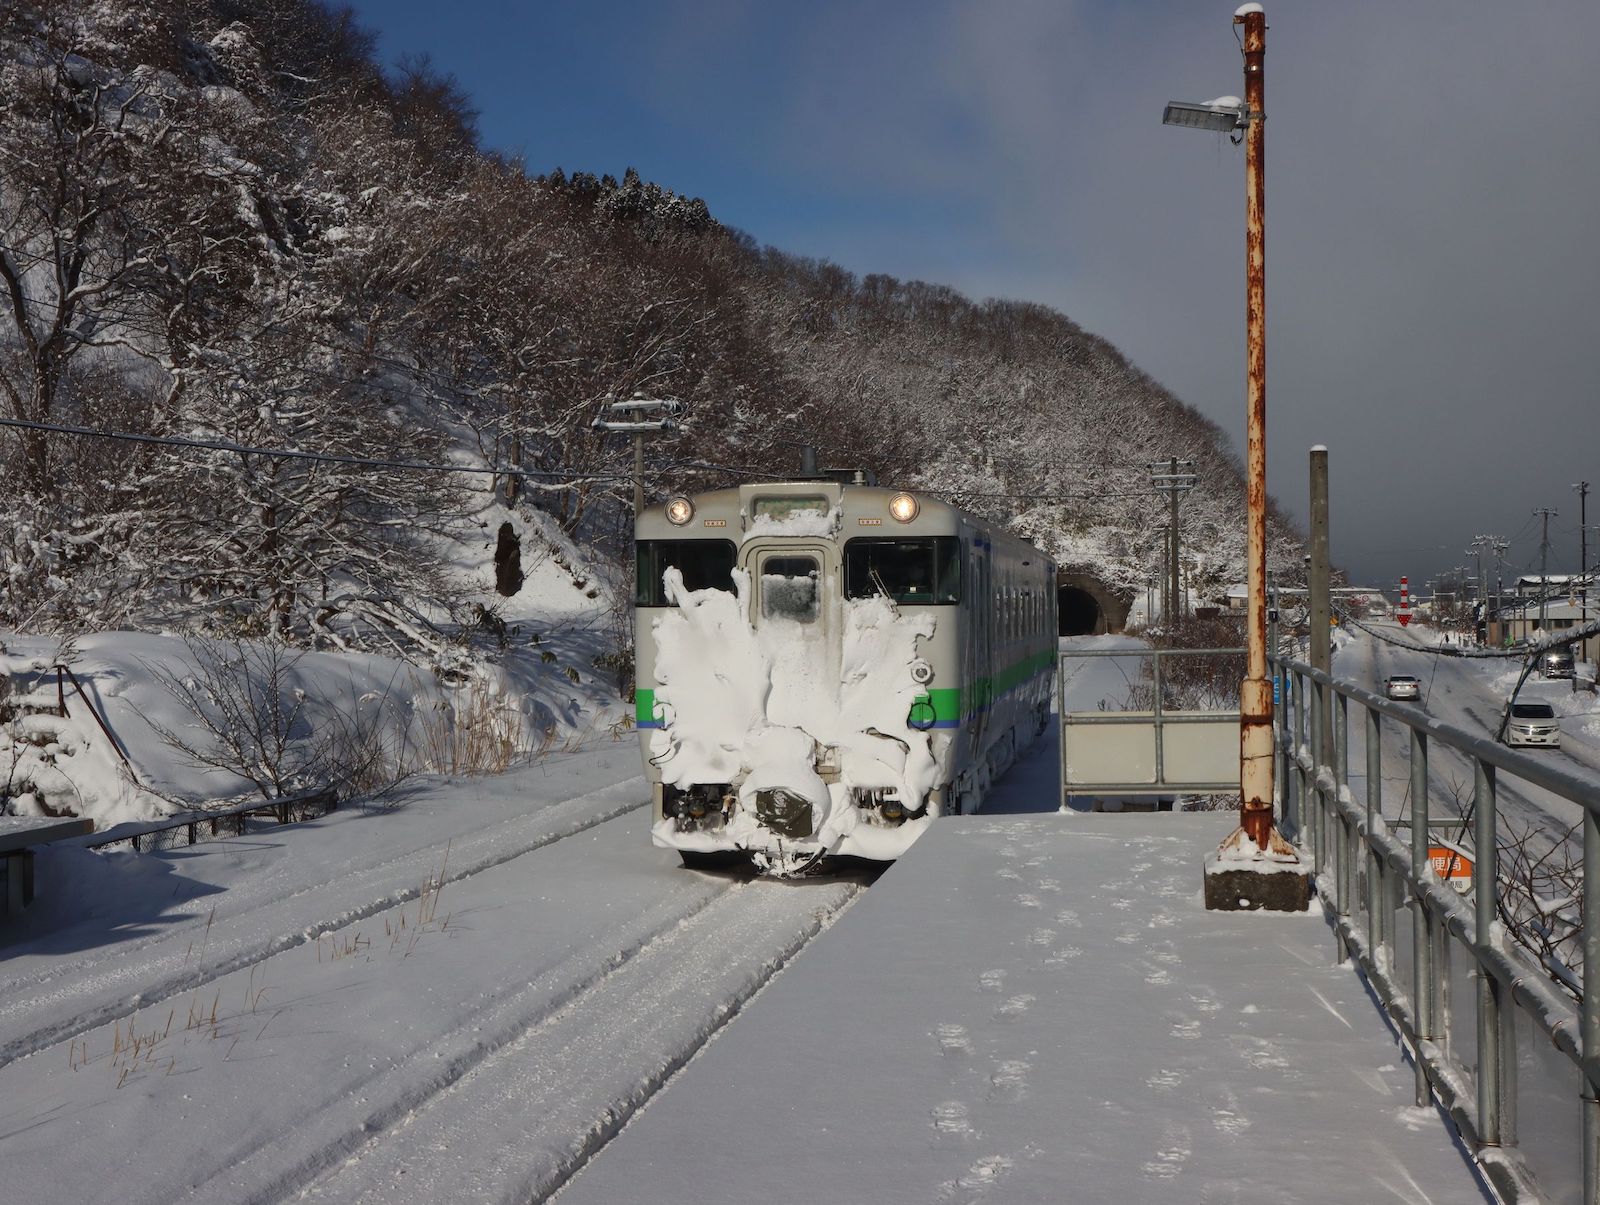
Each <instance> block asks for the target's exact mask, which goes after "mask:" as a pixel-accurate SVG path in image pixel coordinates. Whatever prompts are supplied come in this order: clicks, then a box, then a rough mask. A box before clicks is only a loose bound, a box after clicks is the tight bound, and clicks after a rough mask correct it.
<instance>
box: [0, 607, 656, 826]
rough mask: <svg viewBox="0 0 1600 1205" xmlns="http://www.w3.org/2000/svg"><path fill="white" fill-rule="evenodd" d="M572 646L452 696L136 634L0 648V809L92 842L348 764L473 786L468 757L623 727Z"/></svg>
mask: <svg viewBox="0 0 1600 1205" xmlns="http://www.w3.org/2000/svg"><path fill="white" fill-rule="evenodd" d="M586 635H587V634H585V633H574V634H572V638H571V639H569V640H567V641H564V642H562V644H561V645H560V648H561V654H560V655H557V654H556V653H553V652H551V651H550V646H549V644H548V643H545V644H540V645H528V646H527V647H521V648H516V649H511V650H508V651H507V652H506V653H505V654H504V656H503V658H502V664H500V665H495V666H489V667H486V668H485V671H484V673H483V675H482V676H481V677H480V678H477V679H474V680H473V681H471V682H469V683H467V684H465V685H461V686H454V685H450V684H446V683H444V682H442V681H441V680H440V679H439V678H438V677H437V676H436V675H435V674H433V673H432V672H431V671H429V670H427V669H426V668H423V667H420V666H416V665H412V664H410V663H409V662H406V661H402V660H399V659H396V658H391V657H382V656H377V655H370V654H361V653H324V652H308V651H304V650H300V649H289V648H278V649H277V650H276V652H275V653H274V652H273V651H272V650H273V648H274V646H271V645H268V644H264V643H257V642H242V643H241V642H232V641H202V640H196V639H193V638H191V639H187V640H186V639H184V638H181V637H178V636H171V635H154V634H150V633H141V632H101V633H96V634H94V635H91V636H85V637H82V638H80V639H78V640H76V641H74V642H73V643H72V644H71V645H69V646H65V647H63V646H62V645H61V644H59V643H58V642H57V641H55V640H54V639H51V638H46V637H36V636H22V635H14V634H10V633H5V634H3V642H0V809H3V810H5V811H8V812H11V813H14V814H17V815H23V816H36V815H46V814H56V815H63V814H66V815H76V816H83V817H87V818H89V819H92V820H93V821H94V822H95V826H96V828H101V829H103V828H107V827H110V826H113V825H117V824H122V823H127V822H140V821H150V820H156V819H160V818H161V817H163V816H166V815H170V814H172V813H174V812H181V811H187V810H192V809H193V808H196V807H204V806H207V805H209V804H214V803H218V802H221V801H225V800H232V799H237V798H240V797H249V796H254V795H256V794H259V793H261V790H260V784H261V783H262V782H263V781H273V780H276V781H279V782H282V783H284V784H285V785H286V786H287V787H289V788H291V789H298V788H297V787H295V785H294V779H295V776H296V775H297V774H299V775H300V776H301V777H304V778H306V779H307V782H306V784H305V785H312V786H318V785H322V783H323V782H324V781H327V777H326V776H327V774H328V773H329V772H332V771H337V770H339V769H340V767H341V766H347V765H348V763H350V761H351V759H357V760H359V759H361V758H363V757H371V756H378V757H381V758H382V759H383V766H385V767H387V769H389V770H392V771H395V772H398V771H400V770H402V769H404V770H405V771H407V772H410V771H419V770H420V771H438V772H444V773H470V772H474V766H473V765H469V764H467V763H468V761H470V760H472V759H473V758H476V759H477V760H478V761H479V762H481V761H482V760H483V758H484V757H485V756H489V755H493V756H495V757H499V758H509V757H512V756H516V755H518V754H523V753H526V752H527V751H528V750H529V749H530V748H533V747H535V746H538V745H540V744H541V743H543V744H545V745H548V744H549V743H550V742H552V741H553V742H555V743H572V742H574V741H577V740H579V739H581V738H582V737H583V736H585V735H586V734H593V733H595V732H600V733H601V734H602V735H603V734H604V731H605V729H606V728H607V727H608V726H609V725H610V724H611V723H612V722H613V721H614V720H615V719H616V717H617V716H619V715H624V714H626V712H625V708H624V705H623V704H622V702H621V700H620V699H618V698H617V697H616V696H615V692H614V690H613V687H612V684H611V683H610V682H609V681H608V680H606V679H604V678H602V677H601V676H599V675H597V674H594V673H592V672H579V668H578V666H579V665H582V667H583V670H585V671H588V670H589V665H588V662H589V661H591V660H592V659H593V653H594V651H595V649H596V648H597V647H598V642H597V641H596V640H588V639H585V637H586ZM547 657H548V660H546V658H547ZM62 661H64V662H66V664H67V665H68V667H69V669H70V671H71V675H72V677H75V678H76V679H77V681H78V683H79V684H80V685H81V687H82V690H83V696H80V695H79V694H78V693H77V690H76V689H75V688H74V686H73V684H72V681H71V678H68V679H65V680H64V683H63V687H62V689H63V691H64V694H65V698H66V704H67V715H66V716H65V717H63V716H61V715H60V714H59V703H58V685H57V683H58V676H59V675H58V673H57V671H56V670H55V669H54V666H55V665H56V664H57V663H58V662H62ZM573 662H576V663H577V664H572V663H573ZM7 688H9V690H7ZM250 700H253V702H251V701H250ZM91 702H92V704H93V707H92V709H91V706H90V704H91ZM275 710H276V712H277V714H278V716H279V718H278V719H277V720H276V721H273V720H272V716H273V714H274V711H275ZM96 713H98V716H99V718H100V719H101V720H103V721H104V722H105V725H106V728H107V729H109V732H110V736H109V737H108V736H107V734H106V732H105V731H102V729H101V727H100V724H99V723H98V722H97V720H96ZM613 713H615V714H613ZM241 716H242V717H244V718H245V719H246V720H247V721H248V722H245V723H239V722H237V721H238V720H239V719H240V718H241ZM225 734H226V735H225ZM547 734H548V737H547ZM113 741H114V742H115V744H113ZM184 746H187V749H186V748H184ZM119 748H120V749H121V751H122V753H123V754H125V755H126V757H127V762H126V763H124V761H123V758H122V756H119V753H118V749H119ZM483 768H499V766H498V765H497V766H493V767H484V766H481V765H480V766H477V769H479V770H481V769H483ZM311 780H316V781H311Z"/></svg>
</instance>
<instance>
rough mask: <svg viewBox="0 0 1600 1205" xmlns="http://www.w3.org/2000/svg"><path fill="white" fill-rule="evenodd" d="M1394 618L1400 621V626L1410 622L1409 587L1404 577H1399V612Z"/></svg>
mask: <svg viewBox="0 0 1600 1205" xmlns="http://www.w3.org/2000/svg"><path fill="white" fill-rule="evenodd" d="M1395 618H1396V619H1398V620H1399V621H1400V626H1401V627H1405V626H1406V624H1408V623H1410V622H1411V588H1410V587H1409V586H1408V585H1407V584H1406V579H1405V578H1404V577H1402V578H1401V579H1400V613H1399V614H1398V615H1396V616H1395Z"/></svg>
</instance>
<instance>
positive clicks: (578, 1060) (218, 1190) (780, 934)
mask: <svg viewBox="0 0 1600 1205" xmlns="http://www.w3.org/2000/svg"><path fill="white" fill-rule="evenodd" d="M860 890H861V886H860V885H859V884H858V883H854V882H810V883H782V882H774V881H755V882H748V883H745V882H737V881H724V882H723V883H722V885H721V887H720V889H719V890H717V891H716V893H715V894H714V895H711V896H710V897H708V898H704V899H699V900H696V901H694V902H693V903H691V904H688V905H686V906H685V907H684V908H683V910H682V911H681V912H679V913H675V914H673V915H672V916H670V917H669V918H666V919H665V920H664V921H662V922H661V923H658V924H656V925H655V926H654V927H653V928H652V930H651V931H650V932H649V933H648V934H641V935H640V940H639V941H638V942H637V944H635V945H633V946H631V947H630V948H629V949H627V950H625V951H619V952H613V953H610V954H607V955H604V956H602V955H601V954H600V953H599V952H597V951H591V952H588V954H587V956H586V957H584V958H580V959H578V960H576V961H575V962H574V963H572V964H571V965H568V966H565V967H563V968H561V969H560V970H559V971H557V972H553V973H552V974H551V975H548V976H545V977H543V978H541V979H540V980H536V981H534V982H533V983H530V984H529V985H528V986H527V988H526V989H525V990H523V991H521V992H519V993H517V994H516V995H515V996H513V997H510V998H508V999H505V1000H502V1001H499V1002H497V1003H496V1006H495V1007H494V1008H493V1010H492V1011H491V1012H489V1013H486V1014H485V1015H483V1016H479V1017H474V1018H470V1019H469V1020H470V1024H463V1025H462V1026H461V1027H459V1028H457V1029H455V1030H453V1031H452V1032H451V1033H449V1034H447V1035H445V1036H444V1037H442V1038H441V1039H440V1040H439V1041H438V1042H437V1043H434V1044H433V1045H432V1046H430V1047H429V1048H428V1049H425V1050H421V1051H418V1052H416V1054H415V1055H413V1056H412V1058H411V1059H410V1060H408V1063H407V1064H406V1065H405V1066H401V1067H397V1068H394V1069H392V1070H391V1071H390V1072H388V1073H386V1074H384V1075H383V1076H380V1077H378V1078H376V1079H375V1080H373V1081H372V1082H369V1083H364V1084H362V1085H361V1086H360V1088H359V1091H357V1092H355V1093H352V1094H350V1095H347V1096H345V1097H342V1098H341V1099H339V1100H337V1101H334V1102H331V1103H330V1104H329V1105H328V1106H327V1107H326V1108H325V1109H323V1110H321V1111H320V1112H319V1113H317V1114H316V1115H315V1116H313V1117H309V1118H307V1119H306V1120H305V1122H304V1123H303V1124H301V1125H298V1126H297V1127H296V1129H295V1131H294V1132H293V1133H291V1134H286V1135H281V1136H279V1137H278V1138H277V1139H275V1140H274V1142H273V1143H272V1144H271V1145H270V1146H268V1147H262V1148H259V1149H258V1150H256V1151H255V1152H253V1153H252V1154H250V1155H248V1156H246V1157H244V1158H242V1159H240V1160H239V1161H238V1162H237V1163H230V1164H229V1165H227V1166H226V1167H225V1169H224V1170H222V1171H221V1172H220V1173H219V1174H218V1175H217V1176H215V1177H214V1178H212V1179H209V1180H206V1181H204V1182H201V1183H199V1184H197V1185H195V1186H194V1188H193V1190H192V1193H191V1196H192V1198H193V1199H195V1200H206V1201H214V1200H221V1201H239V1202H247V1203H249V1205H274V1203H276V1202H280V1201H285V1200H289V1199H294V1200H312V1201H325V1202H334V1201H338V1202H356V1201H365V1202H375V1203H378V1202H381V1203H382V1205H399V1203H400V1202H407V1201H416V1202H437V1201H444V1200H466V1199H470V1200H479V1201H496V1200H503V1201H518V1202H526V1201H535V1202H538V1201H544V1200H546V1199H548V1198H549V1196H550V1195H552V1194H553V1193H554V1192H556V1191H557V1190H558V1189H559V1188H560V1187H561V1186H562V1185H563V1184H565V1183H566V1182H567V1180H569V1179H570V1178H571V1177H572V1176H573V1175H575V1174H576V1173H577V1172H578V1171H580V1170H581V1169H582V1168H583V1167H584V1166H585V1165H586V1164H587V1163H588V1162H589V1161H590V1160H591V1159H592V1158H593V1157H594V1156H595V1155H596V1154H598V1153H599V1152H600V1151H601V1150H602V1149H603V1148H604V1146H605V1145H606V1144H607V1143H608V1142H609V1141H610V1140H611V1139H612V1138H613V1137H614V1136H615V1135H616V1134H617V1133H618V1132H619V1131H620V1130H621V1129H622V1127H623V1126H624V1125H626V1124H627V1121H628V1120H629V1118H631V1117H632V1116H633V1115H634V1113H636V1112H637V1111H638V1110H639V1109H640V1108H642V1107H644V1106H645V1105H646V1104H647V1103H648V1102H649V1101H650V1100H651V1099H652V1098H653V1097H654V1096H655V1095H656V1094H657V1093H658V1092H659V1091H660V1090H661V1089H662V1088H663V1087H664V1086H665V1085H666V1084H667V1082H668V1081H669V1080H670V1079H671V1077H672V1076H673V1075H674V1074H676V1073H677V1071H678V1070H680V1069H681V1068H682V1067H683V1066H684V1065H685V1064H687V1063H688V1062H689V1060H690V1059H691V1058H693V1056H694V1055H695V1054H696V1053H697V1052H698V1051H699V1050H700V1049H701V1048H702V1047H703V1046H704V1045H705V1044H706V1042H708V1041H710V1040H711V1038H712V1037H714V1036H715V1034H716V1033H717V1032H718V1031H719V1030H720V1029H721V1028H722V1027H723V1026H724V1025H726V1024H727V1023H728V1022H729V1021H731V1020H732V1019H733V1018H734V1017H735V1016H736V1015H737V1014H738V1013H739V1011H740V1010H741V1009H742V1008H743V1006H744V1005H745V1004H746V1003H747V1002H748V1001H749V1000H750V999H751V998H752V997H753V996H754V995H755V994H756V993H757V992H758V991H759V990H760V989H761V988H762V987H763V986H764V985H765V984H766V983H768V982H769V981H770V980H771V979H772V977H773V976H774V975H776V974H777V973H778V972H779V971H780V970H782V969H783V968H784V967H785V966H786V965H787V964H788V963H789V962H790V961H791V960H792V959H793V957H794V956H795V954H797V953H798V952H799V951H800V950H801V949H802V948H803V947H804V946H805V945H806V944H807V943H808V942H809V941H810V940H811V939H812V938H813V937H815V936H816V935H817V933H819V932H820V931H821V930H822V929H823V928H824V927H825V926H826V924H827V923H828V922H829V921H830V920H831V919H832V918H833V917H834V916H836V915H837V914H838V912H839V911H840V910H841V909H843V908H844V907H845V906H847V905H848V904H849V902H850V901H851V900H852V899H853V898H854V897H855V895H856V894H857V893H858V892H859V891H860ZM418 1064H421V1065H423V1066H433V1067H438V1068H440V1070H438V1071H437V1072H435V1073H432V1074H428V1075H425V1076H418V1075H417V1074H416V1072H415V1067H416V1066H417V1065H418Z"/></svg>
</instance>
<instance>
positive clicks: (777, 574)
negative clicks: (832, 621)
mask: <svg viewBox="0 0 1600 1205" xmlns="http://www.w3.org/2000/svg"><path fill="white" fill-rule="evenodd" d="M821 577H822V567H821V566H820V565H819V564H817V559H816V558H815V557H809V556H769V557H767V558H766V560H764V561H762V562H761V614H762V615H763V616H764V617H766V618H768V619H791V620H794V621H795V622H797V623H812V622H814V621H815V620H816V618H817V614H818V612H819V609H820V604H819V599H818V585H819V583H820V581H821Z"/></svg>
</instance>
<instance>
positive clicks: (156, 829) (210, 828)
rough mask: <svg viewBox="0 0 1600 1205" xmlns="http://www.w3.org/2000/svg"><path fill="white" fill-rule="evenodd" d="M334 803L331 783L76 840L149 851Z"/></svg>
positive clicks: (302, 815)
mask: <svg viewBox="0 0 1600 1205" xmlns="http://www.w3.org/2000/svg"><path fill="white" fill-rule="evenodd" d="M338 807H339V796H338V793H337V792H336V791H335V790H334V789H333V788H332V787H325V788H323V789H321V790H316V791H304V792H302V793H300V794H298V795H285V796H283V797H282V798H279V799H263V800H260V801H255V802H251V803H243V804H239V805H238V806H236V807H231V808H222V809H220V810H218V811H204V812H188V813H185V814H184V815H183V816H181V817H171V818H169V819H166V820H158V821H156V822H154V823H152V824H119V825H117V826H116V827H115V828H113V829H110V830H107V831H106V832H104V833H97V834H95V836H94V839H93V840H89V841H82V842H79V843H78V844H81V845H83V846H84V847H85V848H88V849H105V848H106V847H108V846H112V845H124V844H125V845H128V846H130V847H131V848H132V849H133V852H134V853H151V852H153V851H155V850H158V849H175V848H177V847H179V846H184V845H197V844H199V843H200V842H202V841H216V840H219V839H220V838H223V837H242V836H244V835H245V834H246V833H247V832H249V831H250V821H251V819H253V818H256V817H266V818H270V819H271V820H272V821H274V822H275V823H277V824H280V825H282V824H295V823H299V822H301V821H305V820H314V819H316V818H317V817H318V816H325V815H327V814H328V813H329V812H332V811H336V810H337V809H338Z"/></svg>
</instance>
